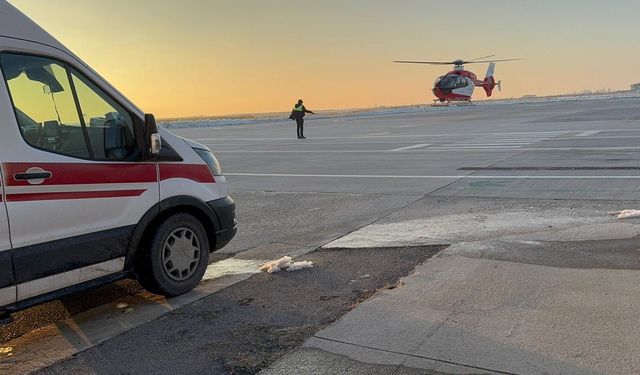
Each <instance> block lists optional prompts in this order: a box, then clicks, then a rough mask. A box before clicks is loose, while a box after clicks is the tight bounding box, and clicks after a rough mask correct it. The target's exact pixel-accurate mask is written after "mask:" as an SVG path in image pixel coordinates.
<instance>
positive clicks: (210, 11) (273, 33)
mask: <svg viewBox="0 0 640 375" xmlns="http://www.w3.org/2000/svg"><path fill="white" fill-rule="evenodd" d="M10 2H11V3H12V4H14V5H15V6H16V7H18V8H19V9H20V10H21V11H23V12H24V13H25V14H27V15H28V16H29V17H31V18H32V19H34V20H35V21H36V22H38V23H39V24H40V25H41V26H43V27H44V28H45V29H46V30H47V31H49V32H50V33H51V34H52V35H53V36H55V37H56V38H58V39H59V40H60V41H61V42H62V43H64V44H65V45H66V46H67V47H69V48H70V49H71V50H72V51H74V52H75V53H76V54H77V55H79V56H80V57H81V58H82V59H83V60H85V61H86V62H87V63H89V64H90V65H91V66H92V67H94V68H95V69H96V70H97V71H98V72H99V73H100V74H101V75H103V76H104V77H105V78H106V79H108V80H109V81H110V82H111V83H113V84H114V85H115V86H116V87H118V88H119V89H120V90H121V91H122V92H124V93H125V95H127V96H128V97H129V98H130V99H131V100H132V101H134V102H135V103H136V104H138V105H139V106H140V107H141V108H142V109H143V110H145V111H147V112H153V113H155V114H156V116H157V117H165V118H166V117H187V116H200V115H202V116H207V115H224V114H237V113H261V112H286V111H289V110H290V109H291V106H292V105H293V103H294V102H295V101H296V100H297V99H298V98H300V97H301V98H304V100H305V104H307V105H308V108H310V109H314V110H316V109H345V108H364V107H374V106H398V105H409V104H421V103H429V102H431V100H432V98H433V96H432V94H431V92H430V89H431V86H432V83H433V81H434V79H435V78H436V77H438V76H439V75H442V74H444V73H446V72H447V71H448V70H450V69H449V67H446V66H440V67H438V66H419V65H415V66H414V65H401V64H393V63H391V61H392V60H398V59H414V60H445V59H446V60H450V59H456V58H468V59H471V58H475V57H480V56H484V55H488V54H492V53H495V54H497V55H498V56H497V58H523V59H524V60H523V61H517V62H508V63H498V65H497V69H496V78H497V79H500V80H502V82H503V91H502V92H496V93H495V96H494V98H496V99H500V98H509V97H520V96H522V95H529V94H534V95H553V94H562V93H574V92H580V91H583V90H600V89H612V90H622V89H628V87H629V84H631V83H634V82H640V74H639V73H637V72H635V71H627V70H625V69H624V68H625V64H627V65H628V64H629V61H635V60H636V59H638V57H639V55H640V52H638V51H637V49H636V48H635V44H636V43H635V36H636V35H637V26H636V25H637V21H636V15H637V14H639V13H640V2H630V1H624V0H617V1H609V2H602V1H596V0H585V1H564V2H562V3H560V2H557V1H551V0H541V1H537V2H535V3H534V2H530V1H518V0H489V1H482V2H479V1H471V0H459V1H456V2H455V6H452V3H451V2H448V1H445V2H442V1H427V0H403V1H383V0H360V1H358V0H355V1H339V0H324V1H322V2H318V1H311V0H298V1H285V0H272V1H260V0H234V1H222V0H185V1H181V2H176V1H169V0H156V1H152V0H136V1H134V2H132V1H128V0H127V1H125V0H112V1H108V2H104V1H97V0H96V1H89V0H57V1H55V2H43V1H40V0H10ZM467 69H468V70H471V71H473V72H475V73H476V74H477V75H478V76H484V72H485V70H486V64H478V65H469V66H467ZM474 98H475V99H484V98H485V96H484V92H483V90H482V89H477V90H476V91H475V93H474Z"/></svg>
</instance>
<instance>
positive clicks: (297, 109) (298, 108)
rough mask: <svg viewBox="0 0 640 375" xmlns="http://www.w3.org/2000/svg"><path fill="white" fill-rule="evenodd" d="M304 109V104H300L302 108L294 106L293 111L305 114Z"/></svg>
mask: <svg viewBox="0 0 640 375" xmlns="http://www.w3.org/2000/svg"><path fill="white" fill-rule="evenodd" d="M303 107H304V104H300V107H298V106H296V105H294V106H293V110H294V111H298V112H303V111H304V110H303V109H302V108H303Z"/></svg>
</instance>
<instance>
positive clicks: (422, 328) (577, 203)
mask: <svg viewBox="0 0 640 375" xmlns="http://www.w3.org/2000/svg"><path fill="white" fill-rule="evenodd" d="M639 125H640V99H637V98H635V99H634V98H627V99H610V100H589V101H586V100H585V101H580V100H577V101H564V102H551V103H535V104H509V105H502V104H500V105H497V104H496V105H481V106H477V107H461V108H441V109H439V110H431V109H428V110H425V111H417V112H409V113H393V114H386V115H360V116H350V117H344V118H332V119H323V120H314V119H313V117H312V116H309V117H307V122H306V125H305V135H306V136H307V139H306V140H298V139H295V124H294V123H293V122H291V121H288V120H286V121H285V120H283V121H282V122H271V123H263V124H255V125H238V126H226V127H217V128H192V129H179V130H176V131H175V132H176V133H178V134H179V135H181V136H184V137H187V138H191V139H193V140H195V141H198V142H200V143H204V144H206V145H208V146H210V147H211V148H212V149H213V150H214V153H215V154H216V155H217V156H218V157H219V158H220V160H221V162H222V165H223V170H224V172H225V174H226V175H227V177H228V181H229V183H230V189H231V195H232V196H233V198H234V199H235V200H236V201H237V203H238V218H239V221H240V228H239V232H238V235H237V237H236V238H235V239H234V240H233V241H232V242H231V244H230V245H229V246H228V247H226V248H224V249H223V250H222V251H221V253H220V254H217V255H216V257H219V259H223V258H226V257H229V259H226V260H223V261H221V262H218V263H215V264H213V265H212V266H210V271H209V272H208V276H207V280H206V281H205V282H204V283H203V284H202V285H201V286H200V287H199V288H198V289H197V290H196V291H195V292H193V293H190V294H188V295H186V296H183V297H179V298H177V299H172V300H169V301H166V300H163V299H160V298H158V297H155V296H151V295H148V294H145V293H144V292H139V293H137V294H131V293H128V292H127V293H125V294H126V296H117V298H115V299H114V301H113V302H109V303H108V304H105V305H100V306H96V307H95V308H92V309H89V310H87V311H85V312H82V313H78V314H73V316H71V317H68V316H64V319H65V320H62V321H56V322H55V323H54V324H48V322H46V324H44V323H43V324H42V325H41V327H40V328H38V329H36V330H33V331H31V332H29V333H26V334H24V335H22V334H21V335H19V337H17V338H14V339H13V340H11V341H8V342H5V343H4V344H2V346H3V347H2V348H0V370H3V371H9V372H13V373H28V372H30V371H33V370H38V369H44V370H43V372H44V373H47V372H58V373H61V370H62V369H67V370H70V372H71V373H73V371H71V370H74V369H75V370H78V371H80V370H79V369H81V370H87V369H89V370H91V369H94V371H93V373H101V374H103V373H110V372H109V371H108V368H109V367H108V364H109V363H110V362H109V361H110V360H112V359H113V358H116V357H117V356H115V353H118V352H120V351H121V349H120V346H119V343H120V344H121V342H120V341H118V339H119V338H120V337H124V336H122V335H129V337H132V339H133V340H135V342H149V343H154V342H155V340H156V339H158V337H160V336H158V335H159V334H158V333H157V332H159V331H162V330H164V329H170V328H171V326H172V324H173V321H172V320H167V319H166V316H171V314H174V312H180V313H181V314H191V313H192V312H193V311H195V310H194V309H197V305H198V304H208V303H212V301H214V299H215V298H217V297H216V296H219V295H220V293H225V292H226V290H227V289H228V288H241V289H242V288H243V287H244V288H252V289H254V290H255V288H257V287H258V286H256V284H254V283H252V282H253V280H254V279H255V278H256V277H264V275H255V273H256V272H257V271H256V265H257V264H259V263H260V262H261V261H264V260H267V259H273V258H276V257H279V256H282V255H292V256H303V255H304V254H308V253H310V252H312V251H313V250H315V249H316V248H318V247H323V249H327V250H320V252H322V251H331V250H329V249H333V248H347V249H348V248H354V249H362V248H377V249H380V248H389V249H392V248H394V247H408V248H410V247H416V246H418V247H419V246H428V245H451V246H450V247H448V248H447V249H446V250H444V251H442V252H441V253H439V254H438V255H437V256H436V257H434V258H432V259H431V260H428V261H426V262H424V263H423V264H420V265H417V267H416V268H415V270H414V271H413V272H411V273H410V274H408V275H407V276H406V277H404V278H403V279H402V285H403V287H402V288H395V289H393V290H384V291H382V292H380V293H378V294H376V295H375V296H373V297H372V298H370V299H368V300H367V301H365V302H363V303H361V304H359V305H357V306H356V307H355V309H353V311H351V312H348V313H347V314H346V315H344V316H343V317H342V318H341V319H339V320H338V321H337V322H335V323H334V324H332V325H330V326H328V327H326V328H324V329H322V330H320V331H318V332H312V331H309V332H307V336H310V337H309V338H308V340H306V342H305V343H304V344H303V345H302V346H301V347H300V348H298V349H297V350H294V351H292V352H290V353H288V354H287V355H285V356H284V357H282V358H281V359H280V360H278V361H276V362H275V363H273V364H272V366H271V367H270V368H269V369H268V370H265V373H267V374H285V373H286V374H290V373H314V374H339V373H399V374H403V373H407V374H409V373H411V374H412V373H428V372H432V373H518V374H542V373H551V374H567V373H576V374H585V373H610V374H635V373H638V372H640V362H639V358H640V349H639V348H638V347H637V345H635V343H637V342H638V341H640V337H639V336H638V333H637V332H636V330H635V329H634V328H635V327H637V326H638V323H640V305H638V304H637V303H636V301H637V300H638V297H640V292H639V291H638V288H637V286H638V284H639V283H640V272H639V270H640V260H639V257H638V248H639V247H638V246H637V238H638V236H640V219H631V220H625V221H622V220H618V219H614V218H612V217H611V216H610V215H609V214H608V213H609V212H610V211H616V210H621V209H625V208H638V206H640V202H638V201H639V200H640V189H638V188H637V186H638V182H640V181H639V180H640V163H639V162H638V161H639V160H640V144H639V142H638V141H639V140H640V126H639ZM345 251H348V250H345ZM302 258H304V256H303V257H302ZM318 270H320V271H321V269H318ZM318 270H314V271H318ZM300 272H304V271H300ZM345 272H346V271H345ZM403 274H407V272H404V273H403ZM252 275H254V276H252ZM322 280H323V279H322V278H318V280H317V282H321V281H322ZM308 282H309V283H312V285H313V282H314V281H313V278H311V279H309V280H308ZM127 287H129V286H127ZM121 289H125V290H127V291H129V289H127V288H121ZM268 291H271V290H267V289H265V293H267V292H268ZM78 298H79V297H78ZM124 302H126V303H125V305H122V303H124ZM58 305H59V303H58ZM62 305H63V306H62V309H64V304H62ZM117 306H120V307H117ZM122 306H125V307H124V311H123V308H122ZM51 308H52V309H53V308H55V306H53V307H51ZM58 308H60V306H58ZM41 309H42V308H41ZM45 310H46V308H45ZM25 316H27V317H28V316H29V311H27V312H25ZM25 319H27V320H28V319H29V318H25ZM33 319H34V320H37V319H35V318H33ZM274 319H275V318H274ZM175 324H176V325H177V326H178V328H179V327H183V328H184V330H185V332H183V334H184V335H185V336H186V337H191V336H193V337H194V340H193V342H198V343H202V342H204V341H206V340H207V338H210V337H209V336H210V335H211V332H208V333H207V331H206V330H202V329H200V330H199V329H198V327H197V326H196V325H187V324H182V325H181V324H179V323H178V322H175ZM151 325H153V326H154V327H155V328H156V329H154V330H151V329H149V327H151ZM30 327H32V326H30ZM174 328H175V327H174ZM132 329H134V330H133V331H131V330H132ZM171 329H173V328H171ZM318 329H319V328H318ZM136 334H139V336H135V335H136ZM131 335H133V336H131ZM210 339H211V340H213V338H210ZM6 348H11V350H10V351H8V349H6ZM3 349H4V351H3ZM189 349H193V352H194V353H196V350H197V346H195V345H194V346H192V347H190V346H189V341H188V340H187V341H186V342H183V343H182V344H181V347H180V352H181V353H185V352H187V353H188V352H189ZM129 350H130V351H132V353H134V354H135V353H136V348H135V347H132V348H130V349H129ZM157 350H158V353H165V354H166V355H167V356H170V355H171V352H172V351H171V345H170V343H167V344H166V345H165V346H163V347H158V348H157ZM82 352H84V353H87V354H86V356H84V357H83V354H80V355H79V354H78V353H82ZM2 353H4V354H2ZM7 353H10V354H11V356H7ZM92 353H93V354H92ZM143 353H144V348H141V349H140V351H139V354H141V355H142V354H143ZM281 354H284V353H281ZM87 358H90V360H88V359H87ZM139 358H141V359H140V360H141V361H144V359H143V358H144V356H140V357H139ZM271 358H272V360H276V359H277V356H274V357H271ZM59 361H62V362H59ZM211 361H212V362H211V363H212V367H210V368H209V369H210V371H209V372H207V371H206V366H205V368H203V367H197V370H196V369H195V367H194V371H192V373H218V372H222V373H224V372H225V371H227V370H228V369H227V370H225V369H224V368H222V367H213V363H214V362H215V361H214V360H213V359H212V360H211ZM56 363H57V364H56ZM141 363H142V366H138V365H139V364H137V365H136V366H138V367H136V368H137V369H138V370H141V369H143V368H144V366H143V365H144V362H141ZM52 364H53V367H48V366H50V365H52ZM199 366H200V365H199ZM152 367H153V366H151V365H150V366H149V367H147V368H149V369H150V368H152ZM98 369H101V370H99V371H98ZM216 369H218V370H216ZM89 372H91V371H89ZM187 373H188V371H187Z"/></svg>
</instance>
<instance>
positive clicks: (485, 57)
mask: <svg viewBox="0 0 640 375" xmlns="http://www.w3.org/2000/svg"><path fill="white" fill-rule="evenodd" d="M494 56H495V55H488V56H482V57H478V58H477V59H472V60H467V62H472V61H478V60H484V59H488V58H489V57H494Z"/></svg>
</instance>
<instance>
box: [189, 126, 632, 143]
mask: <svg viewBox="0 0 640 375" xmlns="http://www.w3.org/2000/svg"><path fill="white" fill-rule="evenodd" d="M610 131H615V130H610ZM620 131H623V130H620ZM624 131H640V129H638V130H632V129H628V130H624ZM570 132H571V130H556V131H546V132H507V133H443V134H397V135H375V136H370V135H360V136H343V137H322V136H319V137H313V139H376V138H419V137H459V136H467V137H470V136H498V135H501V134H505V135H507V134H508V135H512V136H514V137H520V136H522V137H532V136H535V135H537V134H539V135H542V134H548V135H552V134H567V133H570ZM292 138H294V137H273V138H269V137H260V138H257V137H254V138H250V137H228V138H224V137H217V138H194V139H193V140H194V141H196V142H201V143H202V142H208V141H219V142H224V141H283V140H291V139H292Z"/></svg>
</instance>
